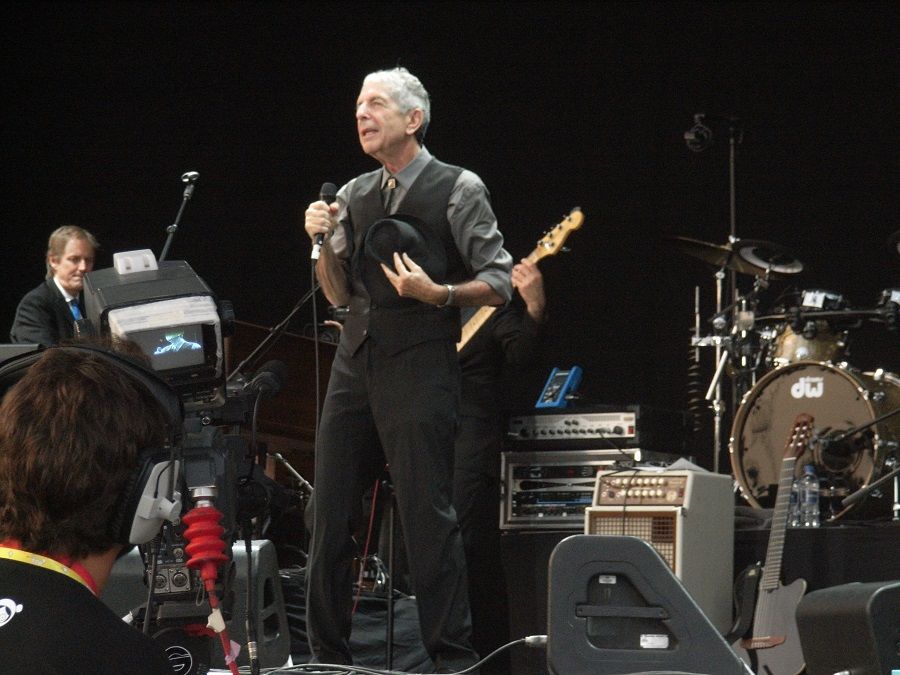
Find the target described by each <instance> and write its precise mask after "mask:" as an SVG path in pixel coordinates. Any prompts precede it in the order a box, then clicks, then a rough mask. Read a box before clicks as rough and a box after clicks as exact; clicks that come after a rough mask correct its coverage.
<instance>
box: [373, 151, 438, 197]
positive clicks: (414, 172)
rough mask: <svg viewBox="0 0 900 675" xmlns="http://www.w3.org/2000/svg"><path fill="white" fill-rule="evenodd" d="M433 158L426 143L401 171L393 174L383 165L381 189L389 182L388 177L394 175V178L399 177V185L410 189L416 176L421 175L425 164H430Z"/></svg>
mask: <svg viewBox="0 0 900 675" xmlns="http://www.w3.org/2000/svg"><path fill="white" fill-rule="evenodd" d="M431 159H432V156H431V153H430V152H428V148H426V147H425V146H424V145H423V146H422V147H421V148H420V149H419V152H418V153H417V154H416V156H415V157H413V158H412V161H410V163H409V164H407V165H406V166H404V167H403V168H402V169H400V171H398V172H397V173H395V174H391V173H390V172H389V171H388V170H387V169H385V168H384V167H382V169H381V189H382V190H384V186H385V183H387V179H388V178H389V177H390V176H391V175H393V176H394V178H396V179H397V183H398V187H399V188H402V189H404V190H407V189H409V186H410V185H412V184H413V183H415V182H416V178H418V177H419V174H420V173H422V170H423V169H424V168H425V165H426V164H428V162H430V161H431Z"/></svg>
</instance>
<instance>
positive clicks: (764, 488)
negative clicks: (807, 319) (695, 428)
mask: <svg viewBox="0 0 900 675" xmlns="http://www.w3.org/2000/svg"><path fill="white" fill-rule="evenodd" d="M898 406H900V379H898V378H897V377H896V376H894V375H892V374H889V373H884V372H883V371H878V372H876V373H862V372H859V371H856V370H853V369H850V368H847V367H845V366H835V365H832V364H830V363H820V362H818V361H800V362H798V363H793V364H788V365H785V366H783V367H781V368H779V369H778V370H774V371H772V372H770V373H768V374H767V375H766V376H765V377H763V378H762V379H760V380H759V382H757V383H756V385H755V386H754V387H753V389H751V390H750V391H749V392H747V394H746V396H744V400H743V401H742V402H741V405H740V408H739V409H738V413H737V415H736V416H735V419H734V425H733V427H732V430H731V443H730V452H731V466H732V469H733V470H734V477H735V479H736V480H737V482H738V484H739V485H740V489H741V493H742V494H743V496H744V498H745V499H746V500H747V501H748V502H750V504H752V505H753V506H755V507H757V508H772V507H773V506H774V505H775V497H776V494H777V492H778V481H779V475H780V473H781V460H782V459H783V457H784V452H785V447H786V445H787V443H788V441H789V440H790V435H791V432H792V430H793V428H794V420H795V419H796V417H797V415H799V414H801V413H806V414H809V415H811V416H812V417H813V431H814V433H813V436H812V438H813V439H814V440H813V442H812V443H811V444H810V445H809V447H808V448H807V449H806V450H805V451H804V452H803V454H802V455H800V457H798V458H797V463H796V469H795V473H796V475H797V476H799V475H800V473H801V472H802V470H803V466H804V465H806V464H813V465H814V466H815V467H816V473H817V474H818V475H819V479H820V483H821V486H822V496H823V500H822V507H823V508H822V510H823V518H826V517H828V516H829V515H837V513H838V511H839V508H838V506H839V502H840V500H841V499H842V498H843V497H845V496H847V495H848V494H851V493H853V492H855V491H856V490H858V489H859V488H861V487H864V486H866V485H868V484H869V483H870V482H872V481H873V480H875V479H877V478H878V477H879V475H880V473H881V472H882V470H883V467H884V462H885V459H886V457H887V454H888V452H889V450H890V449H891V448H896V447H897V441H898V439H900V414H898V415H894V416H892V417H888V418H886V419H884V420H882V421H881V422H879V423H877V424H872V425H871V426H869V427H867V428H866V429H865V430H863V431H860V432H859V433H858V434H856V435H854V436H853V437H851V438H848V439H846V440H844V441H841V442H837V443H828V442H827V439H828V438H829V435H830V436H831V438H834V437H836V436H837V435H838V434H839V433H840V432H842V431H847V430H849V429H852V428H855V427H858V426H860V425H863V424H867V423H869V422H873V421H874V420H875V419H876V418H878V417H880V416H881V415H884V414H885V413H887V412H890V411H892V410H896V409H897V407H898ZM822 438H824V439H826V441H825V442H823V441H822V440H821V439H822ZM867 501H873V500H872V499H869V500H867ZM829 507H830V509H831V512H830V513H829ZM888 509H889V505H888ZM869 510H871V509H867V511H869ZM888 512H889V511H888Z"/></svg>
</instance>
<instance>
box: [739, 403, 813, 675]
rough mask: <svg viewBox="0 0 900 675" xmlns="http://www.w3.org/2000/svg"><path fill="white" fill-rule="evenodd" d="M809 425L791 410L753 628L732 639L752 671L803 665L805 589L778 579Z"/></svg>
mask: <svg viewBox="0 0 900 675" xmlns="http://www.w3.org/2000/svg"><path fill="white" fill-rule="evenodd" d="M812 429H813V418H812V416H811V415H808V414H806V413H800V414H799V415H797V417H796V419H795V420H794V426H793V428H792V429H791V436H790V440H789V441H788V443H787V445H786V446H785V449H784V457H783V458H782V460H781V476H780V478H779V480H778V493H777V495H776V497H775V508H774V510H773V511H772V529H771V530H770V532H769V548H768V550H767V551H766V562H765V564H764V565H763V573H762V578H761V579H760V584H759V593H758V594H757V596H756V609H755V610H754V612H753V630H752V631H751V633H750V636H749V637H744V638H742V639H740V640H738V641H737V642H735V643H734V645H733V646H734V650H735V652H737V654H738V656H740V657H741V659H742V660H743V661H744V663H746V664H747V665H748V666H749V667H750V669H751V670H753V672H754V673H756V675H796V674H797V673H801V672H802V671H803V670H804V668H805V666H806V664H805V663H804V659H803V650H802V649H801V648H800V630H799V629H798V628H797V606H798V605H799V604H800V600H801V599H802V598H803V594H804V593H805V592H806V582H805V581H804V580H803V579H797V580H796V581H795V582H794V583H792V584H791V585H789V586H784V585H782V583H781V559H782V557H783V554H784V538H785V534H786V531H787V516H788V511H789V510H790V509H789V506H790V494H791V482H792V481H793V478H794V466H795V464H796V463H797V457H799V456H800V454H801V453H802V452H803V450H804V449H805V448H806V447H807V444H808V442H809V439H810V437H811V435H812Z"/></svg>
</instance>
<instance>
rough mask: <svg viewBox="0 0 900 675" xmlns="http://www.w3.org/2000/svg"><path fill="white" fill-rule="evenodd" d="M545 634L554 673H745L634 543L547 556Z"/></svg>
mask: <svg viewBox="0 0 900 675" xmlns="http://www.w3.org/2000/svg"><path fill="white" fill-rule="evenodd" d="M547 635H548V640H547V666H548V668H549V669H550V672H551V673H553V674H554V675H572V674H573V673H591V675H602V674H618V675H621V674H622V673H636V672H641V671H643V672H649V671H664V672H674V671H678V672H683V673H708V674H710V675H712V674H715V675H732V674H733V675H739V674H743V673H746V672H747V670H746V667H745V666H744V664H743V662H742V661H741V660H740V659H739V658H738V656H737V655H736V654H735V653H734V651H732V649H731V648H730V647H729V646H728V644H727V643H726V642H725V640H724V639H723V638H722V636H721V635H720V634H719V632H718V631H717V630H716V627H715V626H713V625H712V623H710V621H709V619H708V618H707V617H706V616H705V615H704V614H703V611H702V610H701V609H700V607H699V606H698V605H697V603H696V602H695V601H694V599H693V598H692V597H691V596H690V594H689V593H688V592H687V591H686V590H685V588H684V586H683V585H682V584H681V582H680V581H679V580H678V578H677V577H676V576H675V575H674V573H673V572H672V569H671V567H670V566H669V565H668V564H667V563H666V561H664V560H663V559H662V557H661V556H660V555H659V553H657V552H656V550H655V549H654V548H653V547H652V546H651V545H650V544H648V543H647V542H646V541H644V540H642V539H639V538H638V537H613V536H602V535H599V536H598V535H575V536H572V537H567V538H566V539H563V540H562V541H561V542H560V543H559V545H558V546H557V547H556V548H555V549H554V551H553V553H552V555H551V556H550V589H549V599H548V618H547Z"/></svg>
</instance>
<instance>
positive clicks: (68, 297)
mask: <svg viewBox="0 0 900 675" xmlns="http://www.w3.org/2000/svg"><path fill="white" fill-rule="evenodd" d="M53 283H54V284H56V287H57V288H58V289H59V292H60V293H62V295H63V297H64V298H65V299H66V302H72V301H73V300H77V299H78V298H77V297H76V296H74V295H72V294H71V293H69V291H67V290H66V289H65V288H63V287H62V284H60V283H59V279H57V278H56V277H53Z"/></svg>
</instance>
